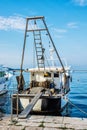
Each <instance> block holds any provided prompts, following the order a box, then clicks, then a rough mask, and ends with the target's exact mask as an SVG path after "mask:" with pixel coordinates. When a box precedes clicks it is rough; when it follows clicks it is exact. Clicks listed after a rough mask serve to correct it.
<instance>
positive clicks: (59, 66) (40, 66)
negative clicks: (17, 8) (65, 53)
mask: <svg viewBox="0 0 87 130" xmlns="http://www.w3.org/2000/svg"><path fill="white" fill-rule="evenodd" d="M30 37H31V38H33V40H30ZM45 37H46V38H45ZM27 38H28V40H27ZM29 40H30V41H29ZM27 42H28V43H29V42H30V52H31V43H32V45H33V55H34V56H32V54H30V59H31V57H32V58H33V67H32V68H28V69H26V70H25V71H26V72H29V73H30V75H29V78H30V79H29V81H30V83H29V85H28V86H27V89H25V87H24V86H25V80H24V77H23V63H24V54H25V47H26V43H27ZM28 59H29V58H28ZM30 63H31V61H30ZM16 78H17V82H18V93H17V94H14V95H13V96H12V103H13V104H12V109H13V110H16V112H17V114H18V113H20V114H19V116H18V117H19V118H26V117H27V115H28V114H29V113H30V112H45V113H59V112H61V111H62V110H63V108H64V107H65V106H66V104H67V102H66V101H65V100H64V97H65V96H66V95H68V93H69V91H70V79H71V75H70V66H67V65H66V64H65V65H64V63H63V61H62V58H60V56H59V53H58V50H57V48H56V46H55V44H54V42H53V39H52V37H51V35H50V32H49V30H48V27H47V25H46V22H45V18H44V17H43V16H39V17H28V18H26V29H25V36H24V45H23V53H22V60H21V67H20V76H17V77H16ZM15 103H16V104H15Z"/></svg>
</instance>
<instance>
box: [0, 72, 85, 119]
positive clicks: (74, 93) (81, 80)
mask: <svg viewBox="0 0 87 130" xmlns="http://www.w3.org/2000/svg"><path fill="white" fill-rule="evenodd" d="M16 75H18V73H15V75H14V76H13V77H12V79H11V84H10V86H9V87H8V93H7V95H6V101H5V105H4V106H1V107H0V109H1V110H3V112H4V113H6V114H10V112H11V95H12V94H13V93H15V91H17V82H16V78H15V77H16ZM24 79H25V80H26V81H29V74H28V73H24ZM70 86H71V89H70V93H69V96H68V98H69V100H70V101H71V103H72V104H74V105H75V106H76V107H75V106H73V105H72V104H70V103H69V105H68V115H67V116H69V117H81V118H87V114H86V113H87V72H85V71H78V72H77V71H75V72H72V82H71V85H70ZM78 108H79V109H80V110H82V111H80V110H79V109H78ZM84 112H85V113H84Z"/></svg>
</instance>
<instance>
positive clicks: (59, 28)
mask: <svg viewBox="0 0 87 130" xmlns="http://www.w3.org/2000/svg"><path fill="white" fill-rule="evenodd" d="M32 16H44V17H45V21H46V23H47V26H48V29H49V30H50V34H51V36H52V38H53V41H54V43H55V46H56V48H57V50H58V52H59V54H60V57H64V58H65V59H66V61H67V63H68V64H69V65H71V66H87V0H0V64H3V65H4V66H8V67H15V68H16V67H20V64H21V54H22V47H23V42H24V31H25V23H26V17H32ZM30 48H31V45H30ZM28 54H29V53H28ZM31 55H32V54H29V55H27V59H31ZM25 64H26V66H27V64H28V63H27V60H25Z"/></svg>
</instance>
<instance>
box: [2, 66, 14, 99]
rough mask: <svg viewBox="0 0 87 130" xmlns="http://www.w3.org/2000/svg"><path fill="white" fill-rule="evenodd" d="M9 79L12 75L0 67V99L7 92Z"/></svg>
mask: <svg viewBox="0 0 87 130" xmlns="http://www.w3.org/2000/svg"><path fill="white" fill-rule="evenodd" d="M11 77H12V74H11V73H9V72H8V71H7V70H6V69H5V68H4V67H3V66H2V65H0V98H1V96H3V95H5V94H6V93H7V92H8V90H7V88H8V86H9V84H10V78H11Z"/></svg>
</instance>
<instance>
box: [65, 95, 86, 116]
mask: <svg viewBox="0 0 87 130" xmlns="http://www.w3.org/2000/svg"><path fill="white" fill-rule="evenodd" d="M63 99H65V100H66V101H67V102H68V103H70V104H71V105H72V106H73V107H75V108H76V109H77V110H79V111H80V112H82V113H84V114H85V115H87V112H85V111H83V110H82V109H80V108H79V107H77V106H76V105H75V104H73V103H72V102H71V101H70V100H69V99H68V98H67V97H65V98H63Z"/></svg>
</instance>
